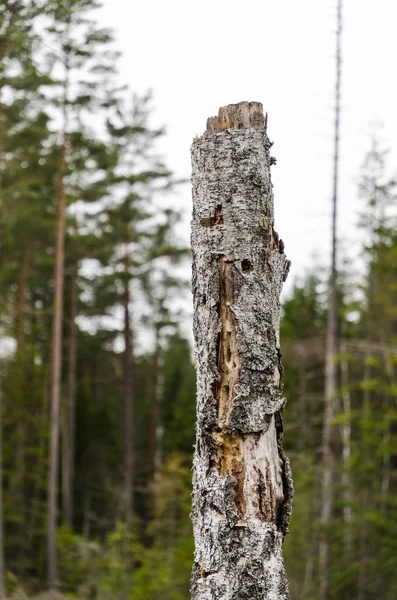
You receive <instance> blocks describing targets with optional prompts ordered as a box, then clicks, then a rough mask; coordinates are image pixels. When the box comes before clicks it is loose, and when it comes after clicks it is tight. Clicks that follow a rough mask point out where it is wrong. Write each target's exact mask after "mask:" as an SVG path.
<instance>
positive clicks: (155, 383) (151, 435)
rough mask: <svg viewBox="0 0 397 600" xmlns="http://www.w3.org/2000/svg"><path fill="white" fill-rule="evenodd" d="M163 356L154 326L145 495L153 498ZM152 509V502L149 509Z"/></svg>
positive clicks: (159, 437) (159, 447)
mask: <svg viewBox="0 0 397 600" xmlns="http://www.w3.org/2000/svg"><path fill="white" fill-rule="evenodd" d="M163 367H164V364H163V357H162V351H161V345H160V330H159V329H158V328H156V336H155V347H154V355H153V380H152V394H151V401H150V414H149V432H148V458H147V467H146V472H147V479H146V487H147V497H148V498H151V499H152V500H154V493H155V492H154V488H155V486H156V484H158V483H159V477H160V471H161V460H162V441H163V425H162V422H161V400H162V396H163V390H164V372H163ZM150 510H153V502H152V506H151V509H150Z"/></svg>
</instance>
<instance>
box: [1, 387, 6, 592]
mask: <svg viewBox="0 0 397 600" xmlns="http://www.w3.org/2000/svg"><path fill="white" fill-rule="evenodd" d="M2 385H3V382H2V380H1V379H0V598H6V587H5V559H4V504H3V389H2Z"/></svg>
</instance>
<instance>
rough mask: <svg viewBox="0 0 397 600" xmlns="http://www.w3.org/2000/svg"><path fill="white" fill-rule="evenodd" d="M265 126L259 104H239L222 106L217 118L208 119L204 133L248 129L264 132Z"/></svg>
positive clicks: (264, 116) (265, 119)
mask: <svg viewBox="0 0 397 600" xmlns="http://www.w3.org/2000/svg"><path fill="white" fill-rule="evenodd" d="M266 125H267V114H266V115H264V113H263V105H262V103H261V102H239V103H238V104H229V105H228V106H223V107H222V108H220V109H219V112H218V116H217V117H209V119H207V129H206V133H216V132H218V131H224V130H225V129H248V128H253V129H258V130H259V131H266Z"/></svg>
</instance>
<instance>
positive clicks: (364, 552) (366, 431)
mask: <svg viewBox="0 0 397 600" xmlns="http://www.w3.org/2000/svg"><path fill="white" fill-rule="evenodd" d="M367 333H368V339H370V337H369V335H370V318H369V316H368V332H367ZM368 359H369V353H368V354H366V355H365V365H364V381H368V380H369V378H370V376H371V367H370V365H369V362H368ZM371 412H372V411H371V392H370V390H369V389H368V388H364V393H363V416H362V422H363V430H362V435H363V438H362V448H363V450H362V457H363V464H364V465H367V464H368V456H369V452H370V435H371V429H372V420H371ZM369 485H370V482H369V481H368V473H367V472H366V471H365V480H364V485H363V496H362V509H361V512H362V513H363V515H364V519H363V523H362V525H361V529H360V539H359V553H360V561H359V564H360V570H359V574H358V596H357V597H358V600H365V598H366V597H367V591H366V588H367V569H368V558H369V557H368V522H367V518H368V516H367V515H368V513H369V511H370V503H371V499H370V493H369Z"/></svg>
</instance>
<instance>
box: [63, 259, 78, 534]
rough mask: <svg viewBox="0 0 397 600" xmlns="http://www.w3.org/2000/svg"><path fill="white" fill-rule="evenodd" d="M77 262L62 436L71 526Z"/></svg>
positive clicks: (66, 519)
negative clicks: (63, 431)
mask: <svg viewBox="0 0 397 600" xmlns="http://www.w3.org/2000/svg"><path fill="white" fill-rule="evenodd" d="M77 276H78V262H77V261H76V262H74V263H73V265H72V268H71V281H70V321H69V361H68V392H67V400H68V402H67V406H66V411H65V412H66V415H65V436H64V461H65V465H64V485H63V492H64V497H63V509H64V513H63V519H64V522H65V524H66V525H68V526H69V527H70V528H71V529H72V528H73V487H74V447H75V402H76V364H77V363H76V361H77V325H76V317H77V308H78V307H77V304H78V290H77Z"/></svg>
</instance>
